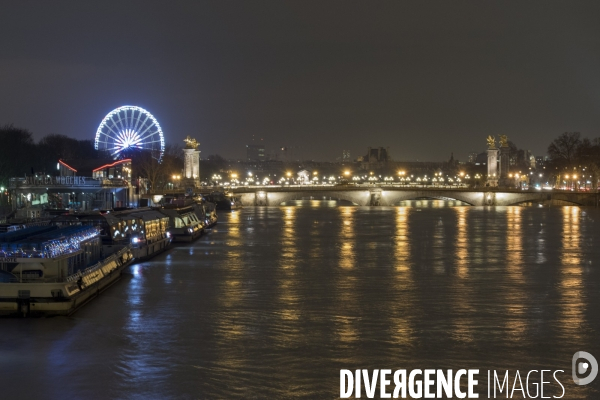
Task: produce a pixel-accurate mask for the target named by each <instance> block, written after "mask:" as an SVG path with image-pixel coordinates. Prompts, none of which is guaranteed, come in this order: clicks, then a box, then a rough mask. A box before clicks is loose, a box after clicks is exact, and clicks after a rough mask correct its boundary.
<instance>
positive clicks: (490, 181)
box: [487, 147, 499, 187]
mask: <svg viewBox="0 0 600 400" xmlns="http://www.w3.org/2000/svg"><path fill="white" fill-rule="evenodd" d="M498 151H499V150H498V149H497V148H496V147H494V148H490V149H488V151H487V153H488V162H487V167H488V176H487V186H494V187H495V186H498Z"/></svg>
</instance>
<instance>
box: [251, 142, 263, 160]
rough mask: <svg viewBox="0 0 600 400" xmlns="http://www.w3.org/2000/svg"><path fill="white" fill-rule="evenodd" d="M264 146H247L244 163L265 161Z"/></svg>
mask: <svg viewBox="0 0 600 400" xmlns="http://www.w3.org/2000/svg"><path fill="white" fill-rule="evenodd" d="M265 159H266V157H265V145H263V144H248V145H246V161H265Z"/></svg>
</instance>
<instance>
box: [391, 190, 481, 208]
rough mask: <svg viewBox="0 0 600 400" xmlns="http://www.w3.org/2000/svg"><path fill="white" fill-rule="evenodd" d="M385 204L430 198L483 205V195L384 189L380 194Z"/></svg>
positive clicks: (392, 204) (394, 204)
mask: <svg viewBox="0 0 600 400" xmlns="http://www.w3.org/2000/svg"><path fill="white" fill-rule="evenodd" d="M381 197H382V199H383V200H384V202H385V205H390V206H396V205H398V204H399V203H400V202H402V201H410V200H420V199H432V200H456V201H460V202H462V203H465V204H467V205H470V206H475V205H484V195H483V194H482V193H469V192H466V193H462V192H445V191H439V192H434V193H432V192H431V191H423V190H414V191H413V190H406V191H404V190H403V191H384V192H383V193H382V195H381Z"/></svg>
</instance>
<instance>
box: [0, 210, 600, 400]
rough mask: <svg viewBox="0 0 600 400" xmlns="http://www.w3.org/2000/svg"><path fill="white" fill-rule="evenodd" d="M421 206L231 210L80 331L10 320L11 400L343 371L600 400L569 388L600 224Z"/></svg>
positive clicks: (152, 393)
mask: <svg viewBox="0 0 600 400" xmlns="http://www.w3.org/2000/svg"><path fill="white" fill-rule="evenodd" d="M419 201H421V202H423V201H424V200H419ZM419 204H420V206H419V207H415V206H412V207H348V206H342V207H337V206H335V205H336V203H333V204H330V203H325V204H323V203H320V202H308V203H301V205H302V206H301V207H295V206H285V207H256V208H245V209H242V210H236V211H233V212H231V213H222V214H221V215H220V221H219V224H218V225H217V227H216V228H215V229H214V231H213V232H211V233H210V234H209V235H208V237H203V238H201V239H199V240H198V241H196V242H194V243H192V244H181V245H177V246H175V247H174V248H173V249H171V250H170V251H169V252H168V253H165V254H163V255H160V256H158V257H156V258H154V259H153V260H151V261H149V262H145V263H142V264H139V265H137V266H134V267H132V268H131V274H130V275H128V276H126V277H125V278H124V279H123V280H122V281H121V282H119V283H118V284H116V285H115V286H113V287H112V288H110V289H109V290H108V291H106V292H105V293H104V294H102V295H101V296H100V297H99V298H98V299H96V300H94V301H93V302H92V303H90V304H89V305H87V306H86V307H85V308H84V309H82V310H81V311H79V312H78V313H77V314H75V315H74V317H73V318H52V319H40V320H32V321H21V320H11V321H0V323H2V325H3V329H2V336H1V337H0V341H1V342H0V343H1V344H2V346H0V355H1V356H2V357H0V369H1V371H2V372H3V375H2V376H3V377H4V378H6V379H7V382H12V383H13V384H11V385H10V390H9V391H8V394H7V396H8V397H12V398H15V397H40V396H41V395H42V394H44V395H46V396H48V397H51V398H54V397H61V396H62V397H66V398H81V397H85V396H88V397H89V396H91V395H92V394H93V393H105V394H106V396H108V397H118V398H152V397H161V398H231V397H240V396H244V397H246V398H286V397H288V398H289V397H300V398H307V399H312V398H336V397H337V396H338V395H339V369H340V368H350V369H353V368H370V369H373V368H407V369H412V368H454V369H458V368H480V369H481V370H482V371H485V369H486V368H497V369H504V370H505V369H511V370H513V371H514V370H516V369H520V370H521V371H523V370H529V369H536V368H537V369H541V368H545V369H563V370H565V371H566V372H565V375H564V376H563V379H562V381H563V382H564V383H565V386H566V388H567V394H568V398H569V399H583V398H590V399H592V398H597V397H598V394H600V392H599V391H598V386H597V385H596V383H597V382H595V383H594V384H592V385H591V386H588V387H581V388H575V386H574V385H573V384H572V383H571V384H569V383H568V379H567V375H569V374H570V362H571V356H572V355H573V353H574V352H575V351H579V350H584V351H588V352H590V353H592V354H596V355H598V356H600V345H599V343H600V341H599V339H600V337H599V335H598V331H599V329H600V317H599V313H598V307H597V305H598V304H599V300H600V290H599V289H600V285H599V283H600V274H599V272H598V271H597V269H596V265H595V264H596V263H597V262H598V260H600V257H599V256H600V246H598V243H599V241H598V239H600V237H599V236H600V230H599V229H598V227H597V225H596V224H597V223H596V222H595V221H600V212H599V211H598V210H596V209H591V210H585V211H582V209H580V208H578V207H565V208H519V207H497V208H490V207H448V206H447V204H443V205H442V206H437V205H435V204H437V203H435V202H433V203H429V205H432V206H431V207H429V206H428V205H424V204H425V203H419ZM420 207H422V208H420ZM191 250H193V255H192V254H191ZM25 339H26V340H25ZM32 344H34V345H32ZM61 365H62V366H63V367H62V368H60V366H61ZM49 369H51V370H52V373H51V374H49V373H47V372H48V370H49ZM480 378H481V382H483V381H484V380H485V379H484V374H483V373H482V375H481V376H480ZM32 380H33V381H38V382H36V383H38V384H37V385H31V384H28V383H31V382H32ZM55 382H64V384H62V385H58V384H56V383H55ZM484 392H485V390H484V389H481V390H480V393H484ZM558 394H560V393H558Z"/></svg>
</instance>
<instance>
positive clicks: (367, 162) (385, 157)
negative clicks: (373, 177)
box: [357, 147, 392, 169]
mask: <svg viewBox="0 0 600 400" xmlns="http://www.w3.org/2000/svg"><path fill="white" fill-rule="evenodd" d="M391 160H392V158H391V157H390V148H389V147H385V148H384V147H377V148H375V149H374V148H371V147H369V148H368V149H367V155H365V156H363V157H359V158H358V160H357V161H359V162H360V166H361V168H362V169H374V168H384V167H385V166H386V165H387V163H388V161H391Z"/></svg>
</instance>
